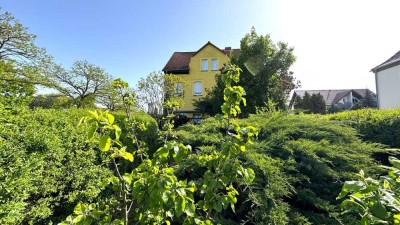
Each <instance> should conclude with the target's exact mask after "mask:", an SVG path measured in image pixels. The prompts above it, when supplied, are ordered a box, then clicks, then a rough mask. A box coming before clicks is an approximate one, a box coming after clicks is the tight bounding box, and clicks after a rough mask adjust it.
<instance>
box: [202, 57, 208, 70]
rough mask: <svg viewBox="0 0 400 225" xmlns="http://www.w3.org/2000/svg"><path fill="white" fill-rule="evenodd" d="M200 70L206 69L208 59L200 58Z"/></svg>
mask: <svg viewBox="0 0 400 225" xmlns="http://www.w3.org/2000/svg"><path fill="white" fill-rule="evenodd" d="M201 70H203V71H207V70H208V60H207V59H202V60H201Z"/></svg>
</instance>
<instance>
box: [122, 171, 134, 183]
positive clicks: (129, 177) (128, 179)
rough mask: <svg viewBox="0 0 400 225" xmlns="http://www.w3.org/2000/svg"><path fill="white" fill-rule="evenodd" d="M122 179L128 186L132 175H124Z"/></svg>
mask: <svg viewBox="0 0 400 225" xmlns="http://www.w3.org/2000/svg"><path fill="white" fill-rule="evenodd" d="M122 178H124V181H125V182H126V183H128V184H129V185H130V184H132V174H130V173H125V174H124V175H122Z"/></svg>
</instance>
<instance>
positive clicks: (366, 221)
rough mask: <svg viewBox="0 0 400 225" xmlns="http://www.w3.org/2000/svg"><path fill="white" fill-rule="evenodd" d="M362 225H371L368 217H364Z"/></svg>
mask: <svg viewBox="0 0 400 225" xmlns="http://www.w3.org/2000/svg"><path fill="white" fill-rule="evenodd" d="M360 224H361V225H369V224H370V223H369V220H368V215H364V216H363V217H362V219H361V223H360Z"/></svg>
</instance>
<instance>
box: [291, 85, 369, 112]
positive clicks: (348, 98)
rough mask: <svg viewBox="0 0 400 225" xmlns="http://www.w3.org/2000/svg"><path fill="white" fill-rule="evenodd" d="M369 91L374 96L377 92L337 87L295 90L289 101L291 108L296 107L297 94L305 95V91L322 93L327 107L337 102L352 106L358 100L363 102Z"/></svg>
mask: <svg viewBox="0 0 400 225" xmlns="http://www.w3.org/2000/svg"><path fill="white" fill-rule="evenodd" d="M367 91H369V92H370V93H371V95H372V97H373V98H376V97H375V94H374V93H373V92H372V91H370V90H368V89H336V90H295V91H294V92H293V95H292V98H291V100H290V103H289V108H290V109H294V103H295V99H296V97H297V96H300V97H301V98H303V97H304V95H305V93H306V92H307V93H309V94H310V95H313V94H320V95H322V97H323V98H324V101H325V106H326V108H327V109H329V108H330V107H332V106H333V105H336V104H341V105H343V106H344V108H348V109H350V108H352V107H353V106H354V105H355V104H357V103H358V102H361V101H362V100H363V99H364V98H365V96H366V93H367Z"/></svg>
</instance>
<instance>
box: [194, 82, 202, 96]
mask: <svg viewBox="0 0 400 225" xmlns="http://www.w3.org/2000/svg"><path fill="white" fill-rule="evenodd" d="M202 89H203V85H202V82H201V81H196V82H194V83H193V95H201V94H202Z"/></svg>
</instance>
